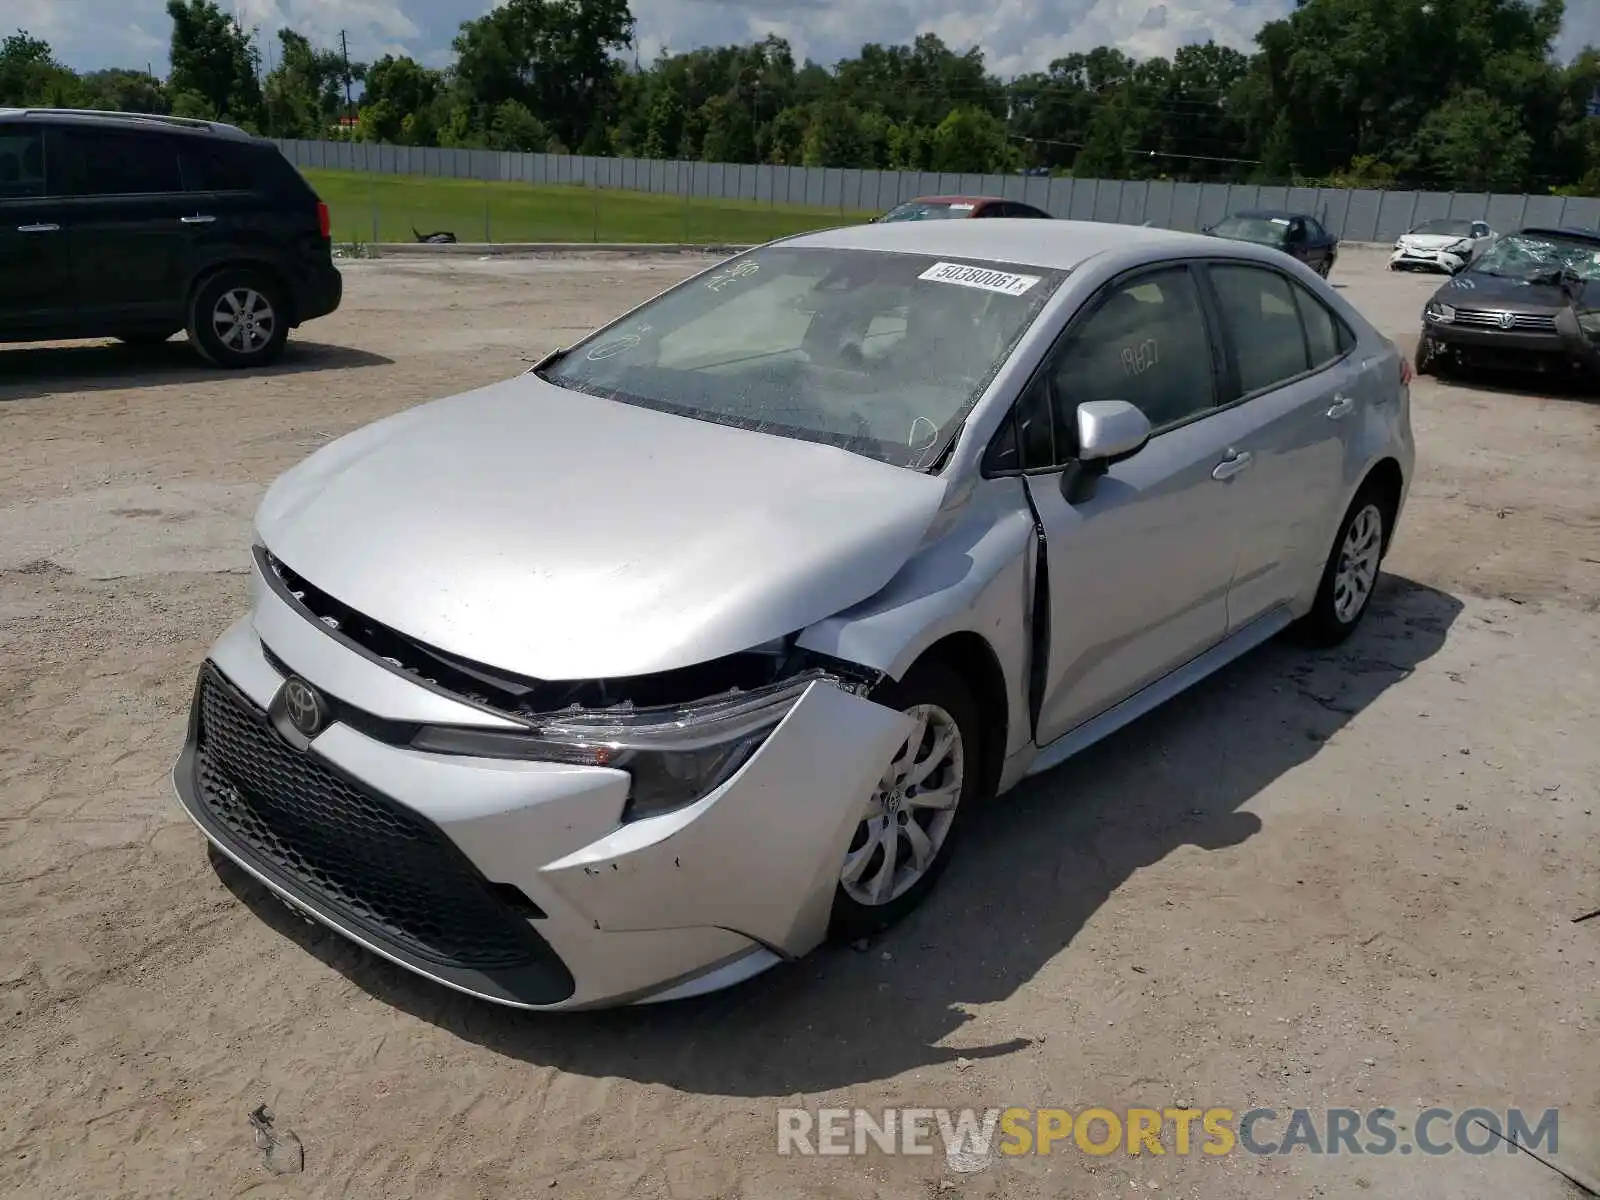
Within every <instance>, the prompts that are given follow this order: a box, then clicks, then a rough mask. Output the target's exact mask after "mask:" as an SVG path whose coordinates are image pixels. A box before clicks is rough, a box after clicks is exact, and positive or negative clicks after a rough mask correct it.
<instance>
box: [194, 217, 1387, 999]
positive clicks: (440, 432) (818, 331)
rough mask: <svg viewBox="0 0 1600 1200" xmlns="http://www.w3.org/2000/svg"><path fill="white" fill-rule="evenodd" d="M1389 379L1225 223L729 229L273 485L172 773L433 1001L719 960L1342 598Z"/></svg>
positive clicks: (762, 949)
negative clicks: (245, 596) (666, 284)
mask: <svg viewBox="0 0 1600 1200" xmlns="http://www.w3.org/2000/svg"><path fill="white" fill-rule="evenodd" d="M1409 379H1410V370H1409V367H1408V365H1407V364H1406V362H1405V361H1404V359H1403V358H1402V357H1401V355H1400V354H1399V353H1398V352H1397V350H1396V348H1395V347H1394V346H1393V345H1392V344H1391V343H1390V342H1389V341H1388V340H1387V339H1385V338H1384V337H1382V336H1381V335H1380V334H1379V333H1378V332H1377V331H1376V330H1374V329H1373V327H1372V326H1371V325H1369V324H1368V323H1367V322H1366V321H1365V320H1364V319H1363V318H1362V317H1361V315H1360V314H1359V313H1357V312H1356V311H1355V310H1354V309H1353V308H1352V307H1351V306H1350V305H1349V304H1348V303H1347V302H1346V301H1345V300H1344V299H1343V298H1342V297H1341V296H1340V295H1339V293H1337V292H1336V291H1334V290H1333V289H1332V288H1330V287H1329V286H1328V285H1327V284H1325V283H1324V282H1323V281H1322V280H1320V279H1319V278H1318V277H1317V276H1316V275H1315V274H1314V273H1313V272H1312V271H1311V270H1309V269H1308V268H1306V267H1305V266H1304V265H1303V264H1300V263H1298V262H1295V261H1293V260H1291V259H1289V258H1287V257H1285V256H1283V255H1282V254H1279V253H1277V252H1276V251H1273V250H1271V249H1267V248H1263V247H1258V246H1252V245H1248V244H1245V243H1236V242H1226V241H1222V240H1220V239H1216V238H1206V237H1199V236H1192V235H1186V234H1177V233H1168V232H1163V231H1158V230H1152V229H1145V228H1130V227H1126V226H1117V225H1109V224H1091V223H1081V222H1071V221H1062V222H1049V223H1042V222H1038V221H1024V220H994V221H941V222H926V223H924V222H909V223H892V224H880V225H869V226H863V227H860V228H855V229H841V230H833V231H827V232H821V233H814V234H809V235H804V236H801V237H796V238H792V239H788V240H785V241H782V242H777V243H773V244H770V245H767V246H764V247H761V248H758V249H756V250H752V251H750V252H747V253H744V254H741V255H739V256H737V257H735V258H733V259H731V260H728V261H726V262H724V263H721V264H719V265H717V266H715V267H713V268H711V269H710V270H708V271H706V272H703V273H701V274H698V275H696V276H694V277H692V278H690V279H688V280H687V281H685V282H683V283H681V284H679V285H677V286H676V287H673V288H671V289H669V290H668V291H666V292H664V293H663V294H661V295H659V296H657V297H656V298H654V299H652V300H650V301H648V302H647V303H645V304H644V305H642V306H640V307H639V308H636V309H634V310H633V311H631V312H629V313H627V314H626V315H624V316H622V317H621V318H620V319H618V320H616V321H614V322H612V323H610V324H608V325H607V326H605V327H604V328H602V329H600V330H598V331H597V332H595V333H593V334H592V335H590V336H588V337H587V338H585V339H584V340H582V341H581V342H579V343H577V344H576V345H573V346H571V347H569V348H566V349H563V350H561V351H558V352H556V353H554V354H551V355H550V356H549V357H547V358H546V359H545V360H544V361H543V362H541V363H539V364H538V365H537V366H536V367H534V368H533V369H532V370H530V371H529V372H527V373H526V374H524V375H521V376H519V377H517V378H514V379H511V380H508V381H506V382H503V383H500V384H496V385H494V386H491V387H486V388H482V389H480V390H477V391H473V392H469V393H466V394H464V395H460V396H456V397H453V398H451V399H446V400H441V401H437V402H435V403H431V404H427V405H423V406H420V407H417V408H413V409H410V410H408V411H405V412H402V413H400V414H398V415H395V416H392V417H389V418H388V419H386V420H382V421H379V422H378V423H376V424H374V425H371V426H368V427H366V428H364V429H361V430H358V431H356V432H354V433H352V434H350V435H348V436H346V437H344V438H342V439H340V440H338V441H336V442H334V443H332V444H330V445H328V446H326V447H324V448H322V449H321V450H319V451H317V452H316V453H315V454H313V455H312V456H311V457H309V458H308V459H306V460H305V461H304V462H302V463H301V464H299V465H298V466H296V467H294V468H293V469H291V470H290V471H289V472H288V473H287V474H285V475H284V476H282V477H281V478H280V479H279V480H277V482H276V483H274V484H273V485H272V487H271V488H270V489H269V490H268V492H267V494H266V496H265V497H264V499H263V501H262V503H261V506H260V509H259V512H258V515H257V519H256V541H255V546H254V575H253V588H254V603H253V609H252V611H251V612H250V613H249V615H247V616H245V617H244V618H242V619H241V620H240V621H239V622H238V623H237V624H235V625H234V626H233V627H232V628H231V629H229V630H228V631H227V632H225V633H224V634H223V635H222V637H221V639H220V640H219V641H218V642H217V643H216V645H215V646H214V647H213V649H212V650H211V652H210V654H209V655H208V657H207V659H206V661H205V663H204V664H203V665H202V667H201V669H200V673H199V678H198V681H197V684H196V690H195V696H194V704H193V710H192V716H191V720H190V724H189V731H188V737H187V742H186V744H185V746H184V748H183V750H182V754H181V756H180V758H179V761H178V763H177V766H176V768H175V770H174V782H175V785H176V788H177V792H178V796H179V799H180V801H181V803H182V805H183V807H184V809H185V810H186V811H187V812H188V814H189V815H190V816H191V817H192V818H193V819H194V821H195V822H196V824H197V825H198V826H199V827H200V829H201V830H202V831H203V832H204V834H205V836H206V837H207V838H209V839H210V841H211V842H212V843H213V844H214V845H215V846H216V847H217V848H218V849H219V850H220V851H221V852H222V853H223V854H225V855H227V856H228V857H229V858H231V859H233V860H234V861H235V862H236V863H237V864H238V865H239V866H241V867H242V868H243V869H244V870H245V871H247V872H249V873H250V874H251V875H253V876H255V877H256V878H257V879H259V880H260V881H261V882H262V883H263V884H265V885H266V886H267V887H268V888H269V889H271V890H272V891H273V892H274V893H276V894H277V895H278V896H279V897H280V898H281V899H283V900H284V901H286V902H287V903H288V904H290V905H291V906H292V907H294V908H295V909H296V910H297V911H299V912H300V913H301V914H302V915H303V916H306V917H308V918H310V919H313V920H315V921H318V922H322V923H324V924H326V925H328V926H331V927H332V928H333V929H335V930H337V931H339V932H340V933H342V934H343V935H345V936H346V937H348V938H350V939H353V940H354V941H356V942H358V943H360V944H361V945H363V946H365V947H367V948H368V949H369V950H371V951H372V952H374V953H376V954H378V955H381V956H383V957H385V958H387V959H390V960H392V961H393V962H395V963H398V964H400V965H401V966H403V967H406V968H409V969H410V970H412V971H415V972H418V973H419V974H421V975H424V976H427V977H428V978H430V979H432V980H435V981H437V982H438V983H441V984H444V985H447V986H449V987H453V988H456V989H458V990H460V991H463V992H467V993H470V994H472V995H474V996H478V997H482V998H484V999H487V1000H491V1001H496V1002H500V1003H504V1004H508V1005H514V1006H519V1007H524V1008H540V1009H543V1008H551V1009H556V1008H580V1007H593V1006H599V1005H610V1004H621V1003H637V1002H651V1001H659V1000H666V999H671V998H675V997H681V996H686V995H692V994H695V993H699V992H705V991H709V990H712V989H715V988H718V987H722V986H726V985H729V984H732V983H735V982H738V981H740V980H742V979H745V978H748V977H750V976H752V975H754V974H756V973H757V972H760V971H762V970H765V969H766V968H768V967H771V966H773V965H774V964H777V963H779V962H782V961H785V960H792V959H796V958H799V957H800V956H802V955H804V954H806V953H808V952H809V951H811V950H812V949H814V948H815V947H817V946H818V945H819V944H820V943H822V942H823V941H824V940H825V939H827V938H828V937H829V936H830V935H831V936H835V937H844V938H855V937H859V936H861V935H863V934H864V933H868V932H873V931H876V930H879V929H882V928H884V927H886V926H888V925H889V924H890V923H892V922H893V921H894V920H895V919H896V918H898V917H900V916H901V915H902V914H904V913H905V912H907V911H908V910H909V909H911V908H912V907H913V906H915V905H916V904H917V903H918V902H919V901H921V900H922V899H923V898H924V897H925V896H926V895H927V894H928V892H929V890H930V888H932V886H933V885H934V883H935V881H936V879H937V878H938V876H939V874H940V872H941V870H942V869H943V868H944V866H945V864H946V863H947V862H948V861H949V860H950V857H951V855H952V854H954V853H956V852H957V850H958V847H959V843H960V841H961V838H962V833H963V828H964V824H965V822H966V821H967V820H968V818H969V817H970V816H971V815H972V813H973V812H974V810H975V809H977V808H978V807H979V806H980V805H981V804H982V803H983V802H984V801H985V800H987V799H989V798H992V797H995V796H997V795H1001V794H1003V793H1005V792H1006V791H1007V790H1008V789H1010V788H1011V787H1013V785H1015V784H1016V783H1017V782H1018V781H1020V780H1022V779H1023V778H1024V777H1026V776H1029V775H1032V774H1035V773H1038V772H1041V771H1044V770H1047V769H1049V768H1050V767H1052V766H1054V765H1055V764H1057V763H1060V762H1061V761H1062V760H1064V759H1066V758H1067V757H1068V756H1070V755H1072V754H1073V753H1075V752H1077V751H1078V750H1081V749H1082V748H1083V747H1085V746H1087V745H1089V744H1091V743H1093V742H1095V741H1096V740H1098V739H1100V738H1102V737H1104V736H1105V735H1107V734H1108V733H1110V732H1111V731H1113V730H1115V729H1117V728H1119V727H1121V726H1122V725H1124V724H1126V723H1127V722H1128V721H1130V720H1133V719H1135V718H1137V717H1138V716H1140V715H1141V714H1143V713H1145V712H1147V711H1148V710H1150V709H1151V708H1152V707H1154V706H1155V705H1157V704H1159V703H1161V702H1162V701H1164V700H1165V699H1167V698H1169V697H1171V696H1173V695H1174V694H1176V693H1177V692H1179V691H1181V690H1182V689H1184V688H1186V687H1188V686H1190V685H1192V684H1194V683H1195V682H1197V681H1198V680H1200V679H1202V678H1204V677H1205V676H1206V675H1208V674H1209V673H1211V672H1212V671H1214V670H1216V669H1217V668H1218V667H1220V666H1221V665H1223V664H1224V663H1226V662H1228V661H1230V660H1232V659H1234V658H1236V657H1238V656H1239V655H1241V654H1244V653H1246V652H1247V651H1249V650H1250V649H1251V648H1252V647H1255V646H1258V645H1259V644H1261V643H1262V642H1263V641H1265V640H1266V639H1267V638H1270V637H1272V636H1273V635H1275V634H1277V633H1279V632H1280V631H1282V630H1285V629H1287V628H1289V627H1290V626H1294V627H1295V628H1297V629H1298V630H1300V631H1302V632H1304V633H1305V634H1306V635H1308V636H1309V637H1311V638H1314V639H1319V640H1322V641H1325V642H1333V641H1338V640H1339V639H1342V638H1344V637H1346V636H1348V635H1349V634H1350V633H1351V631H1352V630H1354V629H1355V628H1356V626H1357V624H1358V623H1359V622H1360V620H1361V617H1362V614H1363V612H1364V611H1365V610H1366V608H1367V605H1368V602H1369V600H1370V598H1371V596H1372V593H1373V587H1374V584H1375V581H1376V577H1377V573H1378V569H1379V564H1380V562H1381V560H1382V558H1383V555H1384V553H1385V551H1386V550H1387V548H1388V546H1389V544H1390V538H1391V536H1392V533H1393V531H1394V528H1395V524H1396V521H1397V519H1398V518H1399V515H1400V512H1401V509H1402V506H1403V503H1404V500H1405V496H1406V491H1407V486H1408V483H1409V480H1410V476H1411V468H1412V462H1413V448H1412V436H1411V428H1410V415H1409V392H1408V383H1409ZM1130 769H1133V770H1136V769H1137V765H1136V764H1130Z"/></svg>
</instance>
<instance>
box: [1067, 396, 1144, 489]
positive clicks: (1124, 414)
mask: <svg viewBox="0 0 1600 1200" xmlns="http://www.w3.org/2000/svg"><path fill="white" fill-rule="evenodd" d="M1077 416H1078V457H1077V458H1076V459H1075V460H1074V461H1073V462H1072V463H1070V464H1069V465H1068V466H1067V469H1066V470H1064V471H1062V473H1061V495H1062V496H1063V497H1064V498H1065V499H1066V501H1067V503H1068V504H1082V503H1083V502H1084V501H1086V500H1088V499H1089V498H1090V497H1092V496H1093V495H1094V486H1095V480H1097V479H1098V478H1099V477H1100V476H1102V475H1104V474H1105V473H1106V471H1107V470H1109V469H1110V468H1111V466H1112V465H1113V464H1114V463H1119V462H1121V461H1122V460H1123V459H1125V458H1128V457H1130V456H1132V455H1134V454H1137V453H1138V452H1139V451H1140V450H1143V449H1144V447H1145V443H1146V442H1148V441H1149V440H1150V419H1149V418H1148V417H1146V416H1145V415H1144V413H1142V412H1140V411H1139V410H1138V409H1137V408H1135V407H1134V406H1133V405H1131V404H1129V403H1128V402H1127V401H1126V400H1090V401H1088V402H1086V403H1084V404H1080V405H1078V412H1077Z"/></svg>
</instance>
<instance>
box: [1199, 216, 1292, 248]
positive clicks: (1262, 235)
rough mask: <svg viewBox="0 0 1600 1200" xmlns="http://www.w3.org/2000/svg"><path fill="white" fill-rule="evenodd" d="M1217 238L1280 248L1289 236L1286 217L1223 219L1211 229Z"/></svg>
mask: <svg viewBox="0 0 1600 1200" xmlns="http://www.w3.org/2000/svg"><path fill="white" fill-rule="evenodd" d="M1211 232H1212V233H1214V234H1216V235H1217V236H1218V237H1225V238H1232V239H1233V240H1234V241H1238V242H1256V243H1258V244H1260V245H1262V246H1281V245H1283V242H1284V239H1285V238H1286V237H1288V236H1289V218H1288V217H1224V218H1222V220H1220V221H1218V222H1217V223H1216V224H1215V225H1213V226H1212V227H1211Z"/></svg>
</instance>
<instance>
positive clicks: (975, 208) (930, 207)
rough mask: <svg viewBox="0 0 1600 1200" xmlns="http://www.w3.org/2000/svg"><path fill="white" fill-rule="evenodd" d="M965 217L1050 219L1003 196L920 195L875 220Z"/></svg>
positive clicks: (1042, 213)
mask: <svg viewBox="0 0 1600 1200" xmlns="http://www.w3.org/2000/svg"><path fill="white" fill-rule="evenodd" d="M964 217H1032V218H1034V219H1036V220H1043V221H1049V220H1051V219H1052V218H1051V216H1050V214H1049V213H1047V212H1045V211H1044V209H1042V208H1035V207H1034V206H1033V205H1031V204H1024V203H1022V201H1020V200H1007V199H1005V198H1004V197H1003V196H919V197H917V198H916V199H915V200H907V201H906V202H905V203H904V204H897V205H895V206H894V207H893V208H891V209H890V210H889V211H888V212H886V213H884V214H883V215H882V216H881V217H874V218H873V220H874V221H878V222H883V221H948V220H954V219H960V218H964Z"/></svg>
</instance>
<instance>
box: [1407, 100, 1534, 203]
mask: <svg viewBox="0 0 1600 1200" xmlns="http://www.w3.org/2000/svg"><path fill="white" fill-rule="evenodd" d="M1532 153H1533V139H1532V138H1531V137H1529V136H1528V134H1527V132H1526V131H1525V130H1524V129H1523V128H1522V122H1521V120H1520V119H1519V117H1518V114H1517V112H1516V110H1515V109H1513V108H1512V107H1511V106H1510V105H1508V104H1506V103H1505V102H1504V101H1502V100H1499V99H1496V98H1495V97H1493V96H1490V95H1488V94H1487V93H1485V92H1482V91H1480V90H1478V89H1476V88H1467V89H1464V90H1462V91H1460V92H1457V93H1456V94H1455V95H1454V96H1451V97H1450V98H1449V99H1448V100H1446V101H1445V102H1444V103H1443V104H1441V105H1440V106H1439V107H1438V108H1436V109H1434V110H1433V111H1432V112H1431V113H1429V114H1428V116H1427V119H1425V120H1424V121H1423V122H1422V126H1421V128H1420V129H1418V130H1417V138H1416V151H1415V155H1416V158H1417V159H1418V160H1419V161H1420V162H1422V163H1423V164H1425V165H1426V167H1427V168H1428V169H1429V170H1430V173H1431V174H1432V176H1433V178H1434V179H1435V180H1436V181H1437V182H1438V183H1439V184H1440V185H1442V186H1444V187H1446V188H1452V189H1460V190H1462V191H1472V192H1500V191H1512V190H1514V189H1516V188H1517V187H1519V186H1521V184H1522V182H1523V179H1524V177H1525V176H1526V175H1527V171H1528V162H1529V159H1530V157H1531V155H1532Z"/></svg>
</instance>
